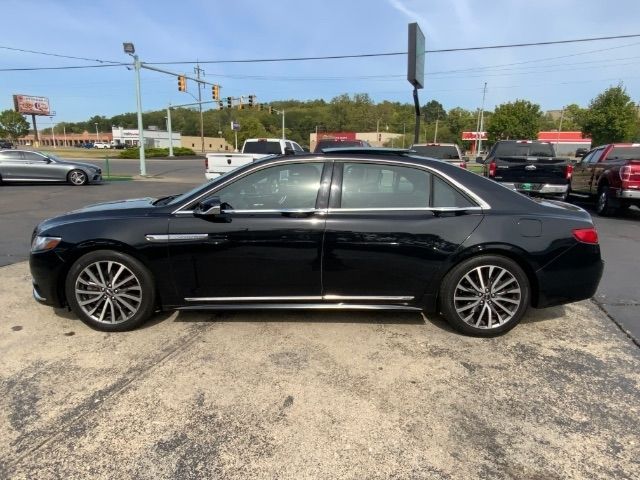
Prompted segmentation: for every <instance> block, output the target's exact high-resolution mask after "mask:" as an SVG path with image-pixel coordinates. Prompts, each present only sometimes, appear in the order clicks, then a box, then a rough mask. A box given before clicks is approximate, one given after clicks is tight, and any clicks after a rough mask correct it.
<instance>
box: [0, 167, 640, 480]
mask: <svg viewBox="0 0 640 480" xmlns="http://www.w3.org/2000/svg"><path fill="white" fill-rule="evenodd" d="M189 162H195V161H189ZM96 163H97V162H96ZM197 163H198V165H200V164H201V161H197ZM122 165H123V166H122V167H121V172H118V171H117V170H116V171H115V173H127V172H125V171H124V170H125V166H126V168H131V169H135V163H134V162H131V164H129V163H123V164H122ZM151 165H152V166H151V168H150V171H151V173H152V174H153V175H155V176H156V179H155V180H151V181H140V182H139V181H136V182H113V183H108V184H104V185H98V186H87V187H82V188H75V187H69V186H65V185H47V186H33V185H31V186H2V187H0V220H1V221H2V223H1V225H3V235H2V236H0V254H1V257H0V265H5V266H4V267H0V278H1V279H2V280H1V281H0V331H2V333H3V334H2V335H0V351H1V352H3V355H2V357H0V358H1V359H0V412H1V413H0V432H2V435H0V478H68V477H80V478H181V479H182V478H338V477H340V478H518V479H520V478H532V479H553V478H589V479H591V478H621V479H625V478H628V479H632V478H638V477H640V461H639V460H638V459H639V458H640V440H638V435H637V432H638V431H639V427H640V415H639V412H638V410H639V405H640V402H639V401H638V400H639V399H640V373H638V372H639V371H640V370H639V368H638V367H640V349H639V348H638V346H637V345H636V344H634V343H633V340H632V338H633V336H634V330H633V329H634V328H637V322H639V321H640V314H639V313H638V309H639V307H640V305H639V304H638V298H640V295H638V293H640V292H639V290H640V287H638V282H637V281H636V280H635V279H636V275H635V274H636V272H635V270H636V269H637V268H636V265H637V261H636V260H635V257H636V252H637V249H638V239H640V235H639V233H640V232H638V228H639V226H640V212H638V211H632V212H630V213H629V214H628V215H627V216H625V217H624V218H615V219H602V218H596V219H595V220H596V223H597V224H598V226H599V229H600V235H601V244H602V249H603V256H604V258H605V260H606V261H607V266H606V270H605V277H604V278H603V281H602V284H601V288H600V289H599V291H598V294H597V296H596V299H595V300H596V302H592V301H586V302H580V303H577V304H573V305H569V306H565V307H558V308H552V309H547V310H541V311H536V310H531V311H530V312H529V313H528V315H527V317H526V318H525V320H524V321H523V323H522V324H521V325H519V326H518V327H517V328H515V329H514V330H512V331H511V332H510V333H508V334H507V335H505V336H502V337H500V338H496V339H475V338H469V337H464V336H461V335H458V334H457V333H455V332H453V331H452V330H450V329H449V328H448V326H447V325H446V323H445V322H444V321H443V320H441V319H440V318H439V317H437V316H434V317H432V318H431V317H430V318H424V317H422V316H420V315H415V314H406V313H402V314H399V313H371V312H368V313H354V312H350V313H339V312H328V313H324V312H323V313H318V312H315V313H314V312H311V313H304V314H301V313H300V312H287V313H282V312H280V313H264V312H263V313H239V312H237V313H234V312H227V313H224V314H210V313H184V312H183V313H180V314H178V313H166V314H162V315H158V316H156V318H155V320H154V321H152V322H150V323H149V324H147V325H145V326H144V328H141V329H139V330H137V331H134V332H128V333H123V334H106V333H101V332H96V331H93V330H91V329H89V328H87V327H86V326H84V324H82V323H81V322H80V321H79V320H77V319H75V318H74V317H73V316H72V315H70V314H69V313H67V312H66V311H53V310H51V309H49V308H47V307H43V306H41V305H38V304H36V303H35V302H34V301H33V300H32V299H31V291H30V278H29V273H28V266H27V265H26V263H25V262H24V261H23V260H24V259H26V256H27V252H28V244H29V235H30V233H31V230H32V229H33V226H34V225H35V224H36V223H37V222H38V221H40V220H42V219H44V218H47V217H49V216H52V215H55V214H58V213H61V212H64V211H68V210H71V209H73V208H78V207H80V206H82V205H85V204H88V203H95V202H99V201H106V200H115V199H120V198H132V197H142V196H160V195H166V194H171V193H177V192H180V191H183V190H185V189H188V188H191V186H192V184H195V183H197V182H200V181H201V180H202V177H201V176H200V175H201V172H202V169H201V166H198V165H196V164H195V163H194V164H193V165H191V164H187V163H180V164H176V165H173V164H171V163H159V164H155V163H152V164H151ZM198 169H199V172H200V173H198ZM112 171H113V169H112ZM608 315H609V316H608ZM610 317H611V318H610ZM612 318H613V320H614V321H615V322H614V321H612ZM616 323H617V324H616ZM625 331H626V332H627V333H625ZM636 339H637V337H636Z"/></svg>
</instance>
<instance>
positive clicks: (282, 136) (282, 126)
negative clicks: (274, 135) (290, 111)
mask: <svg viewBox="0 0 640 480" xmlns="http://www.w3.org/2000/svg"><path fill="white" fill-rule="evenodd" d="M282 139H283V140H284V110H282ZM236 148H238V147H236Z"/></svg>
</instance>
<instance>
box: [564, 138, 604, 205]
mask: <svg viewBox="0 0 640 480" xmlns="http://www.w3.org/2000/svg"><path fill="white" fill-rule="evenodd" d="M603 152H604V147H599V148H596V149H594V150H592V151H591V152H589V153H588V154H587V155H585V156H584V157H583V158H582V161H581V162H580V163H578V164H576V165H575V167H574V168H573V175H572V176H571V190H572V191H574V192H577V193H583V194H592V193H596V192H595V191H592V190H593V189H592V183H593V181H592V180H593V170H594V165H595V164H596V163H597V162H598V160H599V159H600V157H601V156H602V153H603Z"/></svg>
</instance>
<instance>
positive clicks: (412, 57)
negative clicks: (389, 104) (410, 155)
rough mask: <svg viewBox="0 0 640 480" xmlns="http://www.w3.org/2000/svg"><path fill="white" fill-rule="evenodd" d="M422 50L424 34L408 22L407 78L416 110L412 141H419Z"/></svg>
mask: <svg viewBox="0 0 640 480" xmlns="http://www.w3.org/2000/svg"><path fill="white" fill-rule="evenodd" d="M424 51H425V41H424V34H423V33H422V30H420V26H419V25H418V24H417V23H410V24H409V54H408V68H407V80H409V83H410V84H411V85H413V105H414V107H415V110H416V125H415V128H414V130H413V143H418V142H419V141H420V99H419V98H418V89H419V88H424Z"/></svg>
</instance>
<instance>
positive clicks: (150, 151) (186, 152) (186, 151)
mask: <svg viewBox="0 0 640 480" xmlns="http://www.w3.org/2000/svg"><path fill="white" fill-rule="evenodd" d="M173 154H174V155H175V156H176V157H186V156H190V155H195V154H196V153H195V152H194V151H193V150H191V149H190V148H182V147H174V148H173ZM144 155H145V157H146V158H154V157H168V156H169V149H168V148H145V149H144ZM120 158H139V155H138V149H137V148H127V149H126V150H122V151H121V152H120Z"/></svg>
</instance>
